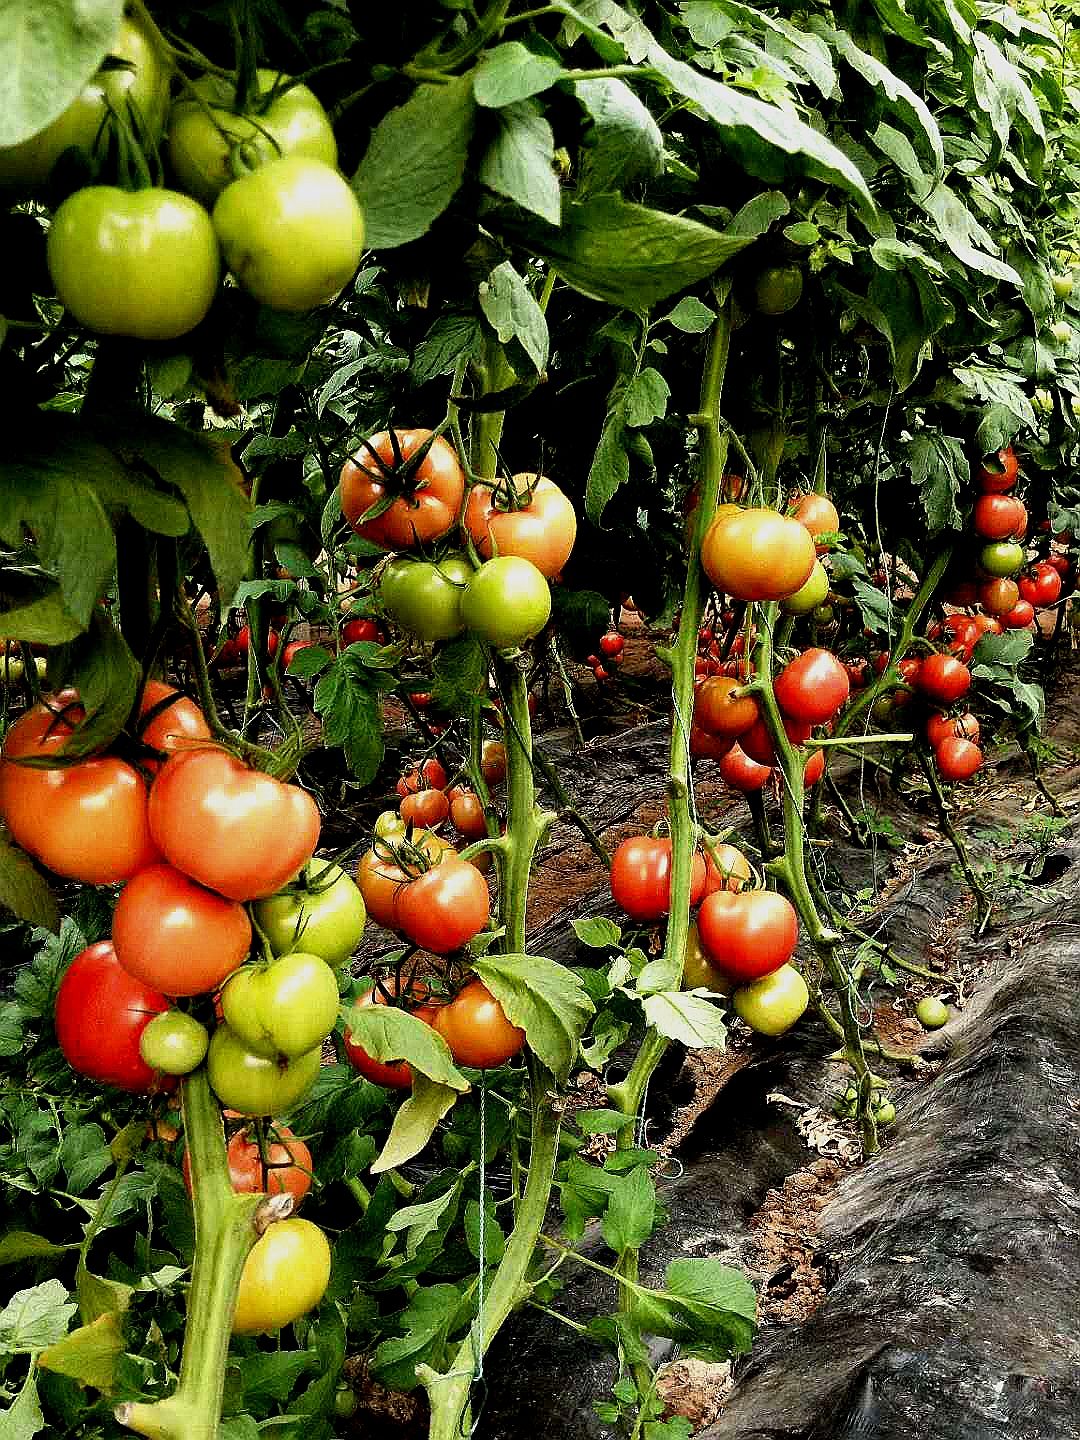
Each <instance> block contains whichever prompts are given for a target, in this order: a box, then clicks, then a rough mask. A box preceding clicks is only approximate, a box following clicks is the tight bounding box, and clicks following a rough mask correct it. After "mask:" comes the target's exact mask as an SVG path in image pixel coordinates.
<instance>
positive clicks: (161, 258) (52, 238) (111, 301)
mask: <svg viewBox="0 0 1080 1440" xmlns="http://www.w3.org/2000/svg"><path fill="white" fill-rule="evenodd" d="M46 253H47V257H48V262H49V273H50V275H51V276H52V280H53V284H54V285H55V286H56V293H57V295H58V296H59V297H60V299H61V300H62V301H63V303H64V304H65V305H66V306H67V308H68V309H69V310H70V311H71V313H72V315H74V317H75V319H76V320H78V321H79V322H80V324H83V325H85V326H86V327H87V329H89V330H94V331H96V332H97V333H98V334H100V335H129V336H131V337H133V338H134V339H137V340H175V339H177V338H178V337H179V336H181V335H186V334H187V332H188V331H189V330H193V329H194V328H195V326H196V325H197V324H198V323H199V321H200V320H202V319H203V317H204V316H205V315H206V313H207V311H208V310H209V309H210V303H211V301H212V300H213V298H214V296H215V294H216V293H217V287H218V278H219V275H220V270H221V261H220V258H219V255H218V246H217V240H216V239H215V238H214V228H213V226H212V225H211V224H210V217H209V215H207V213H206V211H205V210H204V209H203V208H202V206H201V205H199V204H198V203H197V202H196V201H194V200H192V199H190V198H189V197H188V196H187V195H181V194H180V193H179V192H178V191H175V190H155V189H150V190H135V191H127V190H120V189H117V188H116V187H115V186H112V185H87V186H85V187H84V188H83V189H81V190H76V191H75V193H74V194H73V195H69V196H68V198H67V199H66V200H65V201H64V202H63V204H62V205H61V206H60V208H59V209H58V210H57V212H56V214H55V215H54V216H53V222H52V227H51V229H50V230H49V237H48V243H47V252H46Z"/></svg>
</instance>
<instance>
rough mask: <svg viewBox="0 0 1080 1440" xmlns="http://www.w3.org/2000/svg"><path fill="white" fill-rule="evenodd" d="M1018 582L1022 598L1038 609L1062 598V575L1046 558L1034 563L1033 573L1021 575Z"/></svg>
mask: <svg viewBox="0 0 1080 1440" xmlns="http://www.w3.org/2000/svg"><path fill="white" fill-rule="evenodd" d="M1017 583H1018V584H1019V586H1020V598H1021V600H1026V601H1028V603H1029V604H1031V605H1033V606H1035V607H1036V608H1037V609H1039V608H1042V607H1043V606H1046V605H1053V604H1054V602H1055V601H1056V600H1059V599H1060V598H1061V589H1062V584H1061V575H1060V573H1059V572H1058V570H1057V567H1056V566H1054V565H1048V564H1047V563H1046V561H1045V560H1043V561H1039V562H1038V563H1037V564H1035V565H1033V566H1032V567H1031V573H1030V574H1029V575H1021V577H1020V579H1019V581H1018V582H1017ZM1003 623H1004V622H1003Z"/></svg>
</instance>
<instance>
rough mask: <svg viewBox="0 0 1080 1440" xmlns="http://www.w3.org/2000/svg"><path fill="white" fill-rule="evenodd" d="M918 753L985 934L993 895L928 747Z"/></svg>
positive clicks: (978, 932)
mask: <svg viewBox="0 0 1080 1440" xmlns="http://www.w3.org/2000/svg"><path fill="white" fill-rule="evenodd" d="M916 753H917V754H918V757H919V765H920V766H921V767H922V772H923V774H924V775H925V776H926V783H927V784H928V785H929V786H930V795H931V798H932V799H933V802H934V808H935V809H936V810H937V813H938V820H939V822H940V824H941V828H942V830H944V832H945V835H946V838H947V839H948V841H949V844H950V845H951V846H952V847H953V849H954V850H955V851H956V858H957V860H958V861H959V863H960V869H961V870H962V871H963V874H964V879H965V880H966V881H967V883H968V889H969V890H970V891H971V893H972V895H973V896H974V897H975V933H976V935H981V934H982V932H983V931H984V930H985V929H986V926H987V924H988V923H989V920H990V912H991V908H992V906H991V900H990V896H989V895H988V894H987V892H986V890H985V888H984V887H983V884H982V881H981V880H980V879H979V877H978V875H976V873H975V867H974V866H973V865H972V863H971V858H970V856H969V855H968V852H967V846H966V845H965V844H964V837H963V836H962V835H961V834H960V832H959V830H957V828H956V826H955V825H954V824H953V823H952V818H951V816H950V815H949V802H948V801H947V800H946V799H945V792H944V791H943V790H942V788H941V781H940V780H939V778H938V773H937V770H936V769H935V768H934V762H933V761H932V760H931V759H930V756H929V754H928V753H927V750H926V746H925V745H919V746H917V747H916Z"/></svg>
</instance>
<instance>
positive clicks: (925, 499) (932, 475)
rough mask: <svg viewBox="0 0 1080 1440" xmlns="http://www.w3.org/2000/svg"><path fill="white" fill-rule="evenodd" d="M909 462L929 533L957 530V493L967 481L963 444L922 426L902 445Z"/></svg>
mask: <svg viewBox="0 0 1080 1440" xmlns="http://www.w3.org/2000/svg"><path fill="white" fill-rule="evenodd" d="M902 449H903V450H904V451H905V453H906V458H907V462H908V464H909V465H910V466H911V478H912V481H913V482H914V484H915V485H916V486H917V488H918V490H919V492H920V497H921V499H922V505H923V511H924V513H925V515H926V521H927V524H928V526H929V527H930V534H931V535H937V534H939V533H940V532H941V531H942V530H944V529H946V528H949V529H952V530H959V529H960V526H961V523H962V521H961V516H960V511H959V509H958V507H957V504H956V499H957V496H958V495H960V494H961V492H962V491H963V490H964V488H965V487H966V486H967V485H968V484H969V483H970V478H971V465H970V463H969V461H968V458H967V455H966V454H965V452H964V447H963V445H962V444H961V443H960V441H959V440H956V439H954V438H953V437H952V436H950V435H940V434H938V433H937V432H936V431H932V430H923V431H920V432H919V433H918V434H917V435H913V436H912V438H911V439H910V440H909V441H907V443H906V445H904V446H902Z"/></svg>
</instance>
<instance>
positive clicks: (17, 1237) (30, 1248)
mask: <svg viewBox="0 0 1080 1440" xmlns="http://www.w3.org/2000/svg"><path fill="white" fill-rule="evenodd" d="M78 1248H79V1247H78V1245H77V1244H75V1243H72V1244H70V1245H56V1244H54V1242H53V1241H52V1240H47V1239H46V1238H45V1236H44V1235H35V1234H34V1233H33V1231H31V1230H9V1231H8V1232H7V1234H6V1235H0V1265H16V1264H18V1263H19V1261H21V1260H47V1259H51V1257H52V1256H54V1255H63V1254H65V1253H66V1252H67V1251H68V1250H78Z"/></svg>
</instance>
